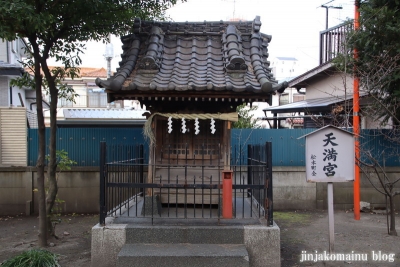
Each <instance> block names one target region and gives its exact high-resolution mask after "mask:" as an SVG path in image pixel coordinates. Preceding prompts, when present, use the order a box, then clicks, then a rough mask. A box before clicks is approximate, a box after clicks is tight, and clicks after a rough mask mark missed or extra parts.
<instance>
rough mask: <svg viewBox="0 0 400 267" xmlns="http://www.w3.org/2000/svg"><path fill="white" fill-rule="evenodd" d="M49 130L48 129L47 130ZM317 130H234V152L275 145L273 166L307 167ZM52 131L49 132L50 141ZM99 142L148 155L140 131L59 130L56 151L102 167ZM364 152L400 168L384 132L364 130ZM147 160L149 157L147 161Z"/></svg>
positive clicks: (31, 136) (33, 154) (32, 157)
mask: <svg viewBox="0 0 400 267" xmlns="http://www.w3.org/2000/svg"><path fill="white" fill-rule="evenodd" d="M47 130H48V129H47ZM314 130H315V129H232V131H231V145H232V148H235V149H234V150H235V151H232V153H236V154H241V156H242V157H241V158H239V159H238V160H239V162H234V163H233V164H235V165H237V164H239V165H240V164H246V162H247V145H249V144H251V145H256V144H265V142H272V153H273V154H272V165H273V166H304V165H305V159H304V156H305V151H304V149H305V138H302V139H298V138H299V137H301V136H303V135H306V134H308V133H310V132H312V131H314ZM37 137H38V135H37V129H29V130H28V165H29V166H35V164H36V160H37V151H38V141H37V139H38V138H37ZM48 137H49V131H47V133H46V138H47V140H48ZM100 141H106V142H107V144H123V145H136V144H144V149H145V151H144V153H145V154H146V155H148V143H147V142H146V140H145V139H144V137H143V130H142V129H141V128H60V129H58V130H57V150H62V149H64V150H65V151H67V152H68V156H69V157H70V158H71V159H73V160H75V161H76V162H77V163H78V164H77V166H99V155H100V150H99V147H100ZM360 144H361V149H368V150H370V151H373V153H374V155H377V156H376V157H377V158H383V152H384V157H385V165H386V166H400V159H399V157H398V156H397V157H395V156H393V155H399V154H400V146H396V145H394V144H392V143H390V142H389V141H388V140H387V139H385V133H382V130H362V131H361V138H360ZM146 160H147V158H146Z"/></svg>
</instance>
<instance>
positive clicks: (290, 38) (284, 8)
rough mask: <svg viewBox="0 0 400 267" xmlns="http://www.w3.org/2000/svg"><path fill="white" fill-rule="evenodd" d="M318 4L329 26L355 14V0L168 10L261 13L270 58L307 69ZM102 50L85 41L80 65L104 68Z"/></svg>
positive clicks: (192, 14) (220, 15) (258, 1)
mask: <svg viewBox="0 0 400 267" xmlns="http://www.w3.org/2000/svg"><path fill="white" fill-rule="evenodd" d="M178 1H179V0H178ZM329 2H330V3H329ZM321 5H325V6H329V7H330V8H328V22H329V24H328V27H329V28H330V27H333V26H335V25H338V24H340V23H342V22H344V21H345V20H346V19H347V18H353V17H354V0H333V1H330V0H188V1H187V2H185V3H181V2H179V3H178V4H177V5H175V6H173V7H172V8H170V9H169V10H168V11H167V14H168V15H169V16H170V17H171V19H172V20H173V21H176V22H181V21H192V22H194V21H204V20H207V21H220V20H224V21H227V20H230V19H232V18H239V19H241V20H244V21H245V20H250V21H251V20H254V18H255V17H256V16H260V18H261V23H262V25H261V32H262V33H265V34H268V35H272V41H271V43H270V45H269V58H270V59H271V58H273V57H295V58H296V59H297V60H298V61H299V63H300V64H301V66H303V68H304V70H305V71H306V70H309V69H311V68H314V67H316V66H317V65H318V57H319V48H318V45H319V32H320V31H323V30H325V27H326V17H327V16H326V10H327V9H326V8H322V7H321ZM333 7H342V9H336V8H333ZM111 40H112V44H113V47H114V55H115V56H114V58H113V60H112V61H111V68H112V70H113V71H115V69H116V68H117V67H118V62H119V61H120V60H121V57H120V54H121V53H122V49H121V42H120V40H119V37H117V36H112V39H111ZM104 53H105V44H103V43H95V42H89V43H87V49H86V52H85V54H84V55H83V56H82V60H83V63H82V65H81V67H98V68H100V67H104V68H107V61H106V59H105V58H104ZM51 64H54V63H50V65H51Z"/></svg>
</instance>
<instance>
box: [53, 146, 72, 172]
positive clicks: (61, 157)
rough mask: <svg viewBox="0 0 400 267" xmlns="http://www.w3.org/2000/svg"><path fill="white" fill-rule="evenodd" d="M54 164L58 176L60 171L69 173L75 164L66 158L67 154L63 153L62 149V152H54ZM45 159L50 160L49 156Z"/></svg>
mask: <svg viewBox="0 0 400 267" xmlns="http://www.w3.org/2000/svg"><path fill="white" fill-rule="evenodd" d="M56 157H57V160H56V163H57V167H58V168H59V172H58V173H59V174H60V173H61V171H69V170H71V167H72V166H73V165H76V164H77V162H76V161H75V160H73V159H70V158H69V157H68V152H67V151H65V150H64V149H62V150H57V151H56ZM46 159H47V160H49V159H50V155H47V156H46Z"/></svg>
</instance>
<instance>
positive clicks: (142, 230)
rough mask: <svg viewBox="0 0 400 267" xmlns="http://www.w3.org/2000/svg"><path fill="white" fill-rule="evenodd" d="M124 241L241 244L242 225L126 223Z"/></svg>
mask: <svg viewBox="0 0 400 267" xmlns="http://www.w3.org/2000/svg"><path fill="white" fill-rule="evenodd" d="M125 243H127V244H129V243H131V244H132V243H165V244H167V243H170V244H171V243H191V244H243V243H244V226H242V225H235V226H183V225H180V226H165V225H164V226H155V225H153V226H151V225H150V226H146V225H128V226H127V228H126V242H125Z"/></svg>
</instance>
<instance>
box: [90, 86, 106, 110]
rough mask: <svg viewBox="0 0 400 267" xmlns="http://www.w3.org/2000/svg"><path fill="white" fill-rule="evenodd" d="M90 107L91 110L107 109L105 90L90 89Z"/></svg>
mask: <svg viewBox="0 0 400 267" xmlns="http://www.w3.org/2000/svg"><path fill="white" fill-rule="evenodd" d="M88 107H89V108H105V107H107V93H105V92H104V89H100V88H94V89H88Z"/></svg>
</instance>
